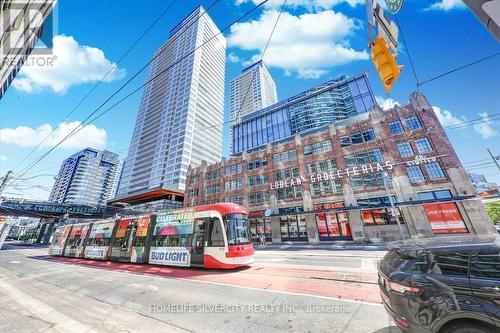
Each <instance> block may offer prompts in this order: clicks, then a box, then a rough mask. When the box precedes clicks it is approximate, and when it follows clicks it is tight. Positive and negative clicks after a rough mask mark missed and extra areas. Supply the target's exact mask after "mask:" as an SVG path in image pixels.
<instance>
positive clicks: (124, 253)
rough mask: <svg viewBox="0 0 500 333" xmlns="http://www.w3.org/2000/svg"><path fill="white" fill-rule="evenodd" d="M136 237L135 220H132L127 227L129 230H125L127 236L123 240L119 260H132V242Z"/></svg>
mask: <svg viewBox="0 0 500 333" xmlns="http://www.w3.org/2000/svg"><path fill="white" fill-rule="evenodd" d="M134 237H135V221H133V222H131V223H130V225H129V226H128V227H127V231H126V232H125V237H124V240H123V245H122V248H121V250H120V259H119V261H125V262H130V256H131V254H132V243H133V240H134Z"/></svg>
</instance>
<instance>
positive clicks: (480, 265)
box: [470, 250, 500, 280]
mask: <svg viewBox="0 0 500 333" xmlns="http://www.w3.org/2000/svg"><path fill="white" fill-rule="evenodd" d="M470 275H471V277H479V278H487V279H495V280H500V251H499V250H487V251H480V252H477V253H472V254H471V268H470Z"/></svg>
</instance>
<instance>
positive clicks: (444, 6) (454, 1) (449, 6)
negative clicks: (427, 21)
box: [425, 0, 465, 12]
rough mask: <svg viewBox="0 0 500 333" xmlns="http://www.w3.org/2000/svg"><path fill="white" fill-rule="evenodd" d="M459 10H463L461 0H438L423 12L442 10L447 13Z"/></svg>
mask: <svg viewBox="0 0 500 333" xmlns="http://www.w3.org/2000/svg"><path fill="white" fill-rule="evenodd" d="M461 8H465V4H464V2H463V1H462V0H440V1H438V2H435V3H433V4H432V5H430V6H429V7H427V8H425V10H442V11H445V12H447V11H450V10H453V9H461Z"/></svg>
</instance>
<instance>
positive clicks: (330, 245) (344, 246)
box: [254, 241, 387, 251]
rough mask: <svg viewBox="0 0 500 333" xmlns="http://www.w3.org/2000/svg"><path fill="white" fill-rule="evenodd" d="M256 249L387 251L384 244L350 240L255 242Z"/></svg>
mask: <svg viewBox="0 0 500 333" xmlns="http://www.w3.org/2000/svg"><path fill="white" fill-rule="evenodd" d="M254 247H255V250H257V251H266V250H280V251H300V250H358V251H387V247H386V246H385V245H383V244H367V245H362V244H356V243H354V242H348V241H337V242H321V243H318V244H308V243H306V242H282V243H275V244H273V243H268V244H267V245H264V246H262V245H259V244H255V243H254Z"/></svg>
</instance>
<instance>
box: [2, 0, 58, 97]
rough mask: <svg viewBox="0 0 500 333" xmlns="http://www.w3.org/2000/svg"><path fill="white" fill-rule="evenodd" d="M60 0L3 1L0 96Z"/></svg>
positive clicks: (19, 67) (31, 48)
mask: <svg viewBox="0 0 500 333" xmlns="http://www.w3.org/2000/svg"><path fill="white" fill-rule="evenodd" d="M55 4H56V0H31V1H27V0H10V1H2V2H1V3H0V6H1V7H0V58H1V59H2V64H1V66H0V98H2V96H3V95H4V94H5V92H6V90H7V88H8V87H9V85H10V84H11V82H12V81H13V80H14V78H15V77H16V75H17V73H18V72H19V70H20V69H21V66H22V65H23V64H24V62H25V61H26V59H27V58H28V56H29V55H30V53H31V51H32V50H33V48H34V47H35V44H36V42H37V41H38V38H39V37H40V35H41V34H42V29H43V24H44V22H45V19H46V18H47V16H49V15H50V13H51V12H52V10H53V8H54V6H55Z"/></svg>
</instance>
